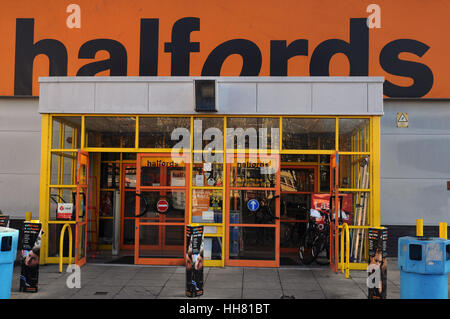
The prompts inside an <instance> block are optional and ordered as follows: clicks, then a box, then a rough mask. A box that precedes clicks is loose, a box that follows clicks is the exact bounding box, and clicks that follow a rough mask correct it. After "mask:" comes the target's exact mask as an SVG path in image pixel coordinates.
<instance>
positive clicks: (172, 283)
mask: <svg viewBox="0 0 450 319" xmlns="http://www.w3.org/2000/svg"><path fill="white" fill-rule="evenodd" d="M166 287H179V288H184V287H186V274H173V275H172V276H171V277H170V278H169V279H168V280H167V282H166Z"/></svg>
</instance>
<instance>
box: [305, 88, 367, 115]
mask: <svg viewBox="0 0 450 319" xmlns="http://www.w3.org/2000/svg"><path fill="white" fill-rule="evenodd" d="M312 113H317V114H364V113H367V84H366V83H313V84H312Z"/></svg>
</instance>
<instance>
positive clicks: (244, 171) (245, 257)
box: [225, 154, 280, 267]
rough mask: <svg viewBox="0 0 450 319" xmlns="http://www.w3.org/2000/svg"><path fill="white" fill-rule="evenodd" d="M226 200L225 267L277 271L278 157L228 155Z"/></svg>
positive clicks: (278, 235)
mask: <svg viewBox="0 0 450 319" xmlns="http://www.w3.org/2000/svg"><path fill="white" fill-rule="evenodd" d="M226 196H227V198H226V203H227V205H226V206H227V216H226V230H227V231H226V240H227V243H228V245H227V251H226V259H225V261H226V264H227V265H230V266H261V267H279V255H280V252H279V250H280V245H279V240H280V234H279V227H280V220H279V216H280V209H279V207H280V205H279V202H280V170H279V155H265V156H261V155H258V156H256V154H238V155H234V154H233V155H228V156H227V187H226Z"/></svg>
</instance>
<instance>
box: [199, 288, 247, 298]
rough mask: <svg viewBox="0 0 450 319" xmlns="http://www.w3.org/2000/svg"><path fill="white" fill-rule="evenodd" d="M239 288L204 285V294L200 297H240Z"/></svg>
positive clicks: (240, 291) (240, 290)
mask: <svg viewBox="0 0 450 319" xmlns="http://www.w3.org/2000/svg"><path fill="white" fill-rule="evenodd" d="M241 298H242V289H240V288H217V287H214V288H212V287H204V295H203V296H201V297H200V299H241Z"/></svg>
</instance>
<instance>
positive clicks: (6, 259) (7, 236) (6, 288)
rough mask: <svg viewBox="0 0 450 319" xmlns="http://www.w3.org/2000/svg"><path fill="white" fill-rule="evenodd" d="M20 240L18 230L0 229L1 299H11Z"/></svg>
mask: <svg viewBox="0 0 450 319" xmlns="http://www.w3.org/2000/svg"><path fill="white" fill-rule="evenodd" d="M18 240H19V231H18V230H16V229H13V228H7V227H0V282H1V285H0V299H9V298H10V297H11V284H12V275H13V268H14V260H16V254H17V242H18Z"/></svg>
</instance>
